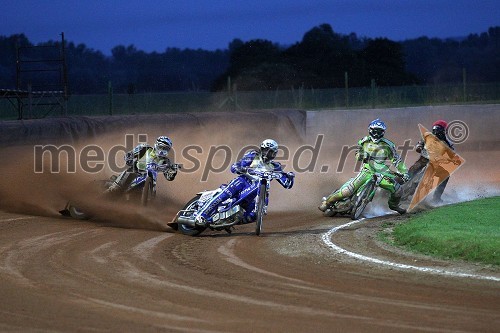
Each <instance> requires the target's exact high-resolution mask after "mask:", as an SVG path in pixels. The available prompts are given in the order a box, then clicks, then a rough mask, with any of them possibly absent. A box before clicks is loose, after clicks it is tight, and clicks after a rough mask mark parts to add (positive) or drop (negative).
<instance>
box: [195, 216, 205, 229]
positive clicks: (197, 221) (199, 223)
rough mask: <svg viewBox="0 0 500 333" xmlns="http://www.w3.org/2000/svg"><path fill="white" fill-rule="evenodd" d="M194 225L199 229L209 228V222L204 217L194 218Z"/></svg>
mask: <svg viewBox="0 0 500 333" xmlns="http://www.w3.org/2000/svg"><path fill="white" fill-rule="evenodd" d="M194 223H195V224H196V226H197V227H203V228H205V227H207V226H208V221H207V219H206V218H205V217H203V215H201V214H200V215H198V216H196V217H195V218H194Z"/></svg>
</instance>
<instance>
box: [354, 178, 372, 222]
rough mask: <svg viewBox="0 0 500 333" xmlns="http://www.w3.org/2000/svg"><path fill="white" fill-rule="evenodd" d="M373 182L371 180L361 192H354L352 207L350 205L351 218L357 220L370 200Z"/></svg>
mask: <svg viewBox="0 0 500 333" xmlns="http://www.w3.org/2000/svg"><path fill="white" fill-rule="evenodd" d="M374 187H375V184H374V183H373V181H370V183H369V184H367V185H366V186H364V187H363V189H362V190H361V192H359V193H357V194H356V202H355V203H354V207H352V211H351V219H353V220H357V219H359V218H360V217H361V214H363V211H364V210H365V208H366V205H368V203H369V202H370V193H371V192H372V190H373V188H374Z"/></svg>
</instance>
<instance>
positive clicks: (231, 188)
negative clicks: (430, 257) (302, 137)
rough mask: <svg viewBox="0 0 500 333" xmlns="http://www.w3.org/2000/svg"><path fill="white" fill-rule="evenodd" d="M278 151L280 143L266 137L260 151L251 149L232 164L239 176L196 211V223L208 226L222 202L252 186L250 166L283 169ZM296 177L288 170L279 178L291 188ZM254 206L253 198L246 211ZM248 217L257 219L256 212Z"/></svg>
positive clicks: (284, 184) (232, 170)
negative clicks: (276, 158)
mask: <svg viewBox="0 0 500 333" xmlns="http://www.w3.org/2000/svg"><path fill="white" fill-rule="evenodd" d="M277 153H278V144H277V143H276V141H274V140H272V139H266V140H264V141H263V142H262V143H261V145H260V149H259V150H258V151H256V150H251V151H249V152H247V153H246V154H245V155H244V156H243V158H242V159H241V160H239V161H237V162H236V163H234V164H233V165H232V166H231V172H232V173H235V174H238V175H239V176H238V177H236V178H234V179H233V180H232V181H231V182H229V184H227V186H226V187H225V188H224V189H223V190H222V192H220V193H219V194H218V195H216V196H214V197H213V198H212V199H211V200H209V201H208V202H206V203H205V205H203V207H201V208H200V209H199V210H198V211H197V212H196V213H195V221H196V224H197V225H198V226H206V225H207V224H208V223H209V222H208V218H209V217H210V216H212V214H214V213H215V211H216V209H217V207H218V206H219V205H220V204H221V203H222V202H224V201H226V200H227V199H229V198H233V197H235V196H237V195H238V194H239V193H240V192H242V191H244V190H245V189H249V188H250V187H251V185H252V182H254V181H255V180H254V179H252V178H251V177H249V176H247V175H246V172H247V170H248V169H249V168H265V169H267V170H269V171H282V167H281V164H280V163H278V162H274V161H273V160H274V158H275V157H276V154H277ZM294 178H295V174H294V173H293V172H288V173H284V174H283V176H282V177H281V178H279V179H277V180H278V182H279V183H280V184H281V185H282V186H283V187H284V188H286V189H291V188H292V186H293V183H294ZM257 188H258V187H256V186H255V187H254V189H253V190H252V191H253V192H254V193H253V198H252V199H255V196H256V195H257ZM250 198H251V196H250ZM254 207H255V201H254V200H253V201H252V202H251V204H249V205H248V206H247V207H246V211H253V209H254ZM248 218H250V219H255V213H250V214H249V215H248ZM248 222H250V221H248Z"/></svg>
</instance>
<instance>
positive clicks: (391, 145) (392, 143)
mask: <svg viewBox="0 0 500 333" xmlns="http://www.w3.org/2000/svg"><path fill="white" fill-rule="evenodd" d="M380 142H384V143H385V144H387V145H388V146H389V147H391V148H395V147H396V145H395V144H394V142H392V141H391V140H389V139H386V138H382V139H381V140H380Z"/></svg>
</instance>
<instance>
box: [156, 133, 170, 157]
mask: <svg viewBox="0 0 500 333" xmlns="http://www.w3.org/2000/svg"><path fill="white" fill-rule="evenodd" d="M154 148H155V152H156V155H158V156H159V157H167V155H168V152H169V151H170V149H171V148H172V140H170V138H169V137H168V136H160V137H159V138H158V139H156V142H155V147H154Z"/></svg>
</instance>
